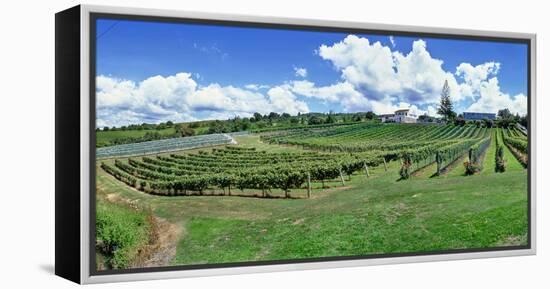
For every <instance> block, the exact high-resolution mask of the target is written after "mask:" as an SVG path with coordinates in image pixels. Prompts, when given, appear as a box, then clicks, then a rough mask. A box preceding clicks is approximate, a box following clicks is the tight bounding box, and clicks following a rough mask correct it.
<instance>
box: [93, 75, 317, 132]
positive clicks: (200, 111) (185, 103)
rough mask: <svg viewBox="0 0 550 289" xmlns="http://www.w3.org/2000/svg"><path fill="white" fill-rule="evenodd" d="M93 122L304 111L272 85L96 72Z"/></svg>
mask: <svg viewBox="0 0 550 289" xmlns="http://www.w3.org/2000/svg"><path fill="white" fill-rule="evenodd" d="M96 82H97V90H96V94H97V123H96V125H97V126H98V127H102V126H121V125H127V124H131V123H142V122H147V123H158V122H164V121H168V120H171V121H190V120H196V118H197V115H201V118H202V119H205V118H209V119H213V118H220V117H222V116H228V117H233V116H241V117H249V116H251V115H252V114H253V113H254V112H260V113H262V114H267V113H269V112H272V111H274V112H279V113H282V112H287V113H291V114H296V113H298V112H308V111H309V108H308V106H307V104H306V103H305V102H303V101H300V100H298V99H297V97H296V96H295V95H294V94H293V93H292V92H291V91H289V90H288V89H286V90H285V89H284V88H283V87H280V88H278V89H271V90H269V91H268V93H267V94H263V93H260V92H259V91H257V90H254V89H245V88H239V87H234V86H220V85H219V84H217V83H212V84H209V85H208V86H203V87H199V86H198V85H197V83H196V82H195V80H193V78H192V77H191V74H189V73H178V74H176V75H171V76H167V77H164V76H160V75H157V76H153V77H150V78H147V79H145V80H143V81H141V82H139V83H135V82H133V81H130V80H124V79H117V78H113V77H108V76H103V75H100V76H98V77H97V81H96Z"/></svg>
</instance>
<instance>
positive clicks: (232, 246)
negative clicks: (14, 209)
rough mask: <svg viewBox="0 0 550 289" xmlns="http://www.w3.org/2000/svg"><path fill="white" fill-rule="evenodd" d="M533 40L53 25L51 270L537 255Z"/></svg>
mask: <svg viewBox="0 0 550 289" xmlns="http://www.w3.org/2000/svg"><path fill="white" fill-rule="evenodd" d="M535 47H536V44H535V35H532V34H520V33H508V32H492V31H491V32H489V31H473V30H457V29H443V28H427V27H414V26H410V27H409V26H395V25H379V24H366V23H351V22H336V21H323V20H303V19H286V18H267V17H254V16H242V15H221V14H206V13H187V12H179V11H162V10H150V9H133V8H120V7H104V6H88V5H85V6H83V5H81V6H76V7H73V8H70V9H68V10H65V11H62V12H59V13H57V14H56V266H55V271H56V274H57V275H59V276H62V277H64V278H67V279H70V280H72V281H75V282H78V283H99V282H114V281H128V280H144V279H156V278H173V277H191V276H207V275H217V274H238V273H249V272H268V271H280V270H300V269H314V268H331V267H344V266H363V265H374V264H388V263H406V262H423V261H437V260H452V259H466V258H484V257H501V256H517V255H529V254H534V253H535V218H534V216H535V187H534V185H535V182H534V178H535V171H534V168H535V161H536V158H535V155H536V150H535V145H534V144H535V134H534V132H535V125H536V123H535V122H534V120H535V116H534V112H535V110H534V107H535Z"/></svg>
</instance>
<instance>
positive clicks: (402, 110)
mask: <svg viewBox="0 0 550 289" xmlns="http://www.w3.org/2000/svg"><path fill="white" fill-rule="evenodd" d="M409 110H410V109H408V108H403V109H398V110H396V111H395V112H396V113H398V112H405V111H409Z"/></svg>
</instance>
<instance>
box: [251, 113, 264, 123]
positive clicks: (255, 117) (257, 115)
mask: <svg viewBox="0 0 550 289" xmlns="http://www.w3.org/2000/svg"><path fill="white" fill-rule="evenodd" d="M253 117H254V120H256V121H260V120H262V118H263V116H262V115H261V114H260V113H258V112H255V113H254V116H253Z"/></svg>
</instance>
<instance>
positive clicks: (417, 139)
mask: <svg viewBox="0 0 550 289" xmlns="http://www.w3.org/2000/svg"><path fill="white" fill-rule="evenodd" d="M490 137H491V133H490V129H489V128H484V127H476V126H452V125H447V126H435V125H413V124H410V125H383V124H354V125H349V126H343V127H331V128H325V129H316V130H311V129H309V130H308V129H303V130H295V131H289V132H276V133H272V134H269V135H264V136H262V140H263V141H264V142H267V143H271V144H279V145H293V146H298V147H300V148H303V149H308V150H319V151H326V152H347V153H350V154H369V155H370V156H371V158H373V159H382V158H383V159H385V160H394V159H399V158H401V161H402V164H403V165H402V170H401V172H400V175H401V177H403V178H408V177H409V176H410V175H411V174H412V173H414V172H416V171H418V170H420V169H422V168H424V167H426V166H428V165H430V164H433V163H436V164H437V168H436V171H435V172H434V173H435V174H436V175H437V174H441V173H443V172H444V170H445V168H446V167H447V166H449V165H450V164H451V163H453V162H454V161H456V160H457V159H458V158H459V157H461V156H463V155H464V154H466V153H468V154H469V155H471V156H472V157H479V155H480V154H482V153H483V152H484V151H485V149H486V148H487V146H488V144H489V142H490ZM470 149H471V150H472V153H469V151H470ZM472 161H474V162H477V160H472Z"/></svg>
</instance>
